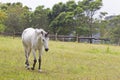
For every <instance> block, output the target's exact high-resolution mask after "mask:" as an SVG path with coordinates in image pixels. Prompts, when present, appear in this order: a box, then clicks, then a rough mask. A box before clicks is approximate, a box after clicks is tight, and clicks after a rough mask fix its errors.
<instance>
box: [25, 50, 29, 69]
mask: <svg viewBox="0 0 120 80" xmlns="http://www.w3.org/2000/svg"><path fill="white" fill-rule="evenodd" d="M28 54H29V53H28V50H27V49H25V57H26V62H25V65H26V66H25V67H26V68H27V69H29V68H30V67H29V61H28V58H29V55H28Z"/></svg>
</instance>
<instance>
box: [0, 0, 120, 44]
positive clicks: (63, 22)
mask: <svg viewBox="0 0 120 80" xmlns="http://www.w3.org/2000/svg"><path fill="white" fill-rule="evenodd" d="M101 7H102V0H82V1H78V2H75V1H73V0H69V1H67V2H66V3H62V2H59V3H57V4H55V5H54V6H53V7H52V8H51V9H50V8H45V7H44V6H43V5H39V6H37V7H36V9H35V10H34V11H32V10H31V8H29V7H27V6H23V4H22V3H20V2H17V3H0V32H10V33H16V32H22V31H23V30H24V29H25V28H27V27H33V28H43V29H45V30H47V31H49V32H50V33H51V34H56V33H57V34H60V35H70V34H72V35H76V34H77V35H79V36H85V37H92V36H93V35H94V34H98V33H99V34H100V37H101V38H110V39H111V42H112V43H118V42H120V39H119V38H120V35H118V34H119V33H120V27H119V25H120V24H119V22H120V16H119V15H118V16H115V17H114V18H112V19H110V20H105V19H104V20H103V17H105V16H106V14H107V12H101V14H100V15H99V19H97V18H95V17H94V16H95V14H96V12H97V11H98V10H100V8H101Z"/></svg>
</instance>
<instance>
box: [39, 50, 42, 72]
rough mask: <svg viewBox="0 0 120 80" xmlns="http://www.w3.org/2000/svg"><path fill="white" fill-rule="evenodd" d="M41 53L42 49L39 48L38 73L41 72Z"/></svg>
mask: <svg viewBox="0 0 120 80" xmlns="http://www.w3.org/2000/svg"><path fill="white" fill-rule="evenodd" d="M42 52H43V48H41V49H40V50H39V59H38V62H39V67H38V70H39V72H41V62H42V59H41V58H42V57H41V55H42Z"/></svg>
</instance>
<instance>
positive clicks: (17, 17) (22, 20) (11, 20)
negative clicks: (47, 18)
mask: <svg viewBox="0 0 120 80" xmlns="http://www.w3.org/2000/svg"><path fill="white" fill-rule="evenodd" d="M5 9H6V10H5ZM5 9H4V10H5V11H6V13H7V16H8V17H7V20H6V21H5V25H6V27H7V28H6V30H5V31H6V32H12V33H16V32H21V31H23V29H24V28H26V26H27V25H28V24H29V23H28V22H27V18H28V19H29V17H26V16H27V15H28V14H29V8H28V7H27V6H25V7H23V5H22V3H20V2H17V3H12V4H8V3H7V4H6V8H5Z"/></svg>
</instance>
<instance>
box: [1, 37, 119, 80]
mask: <svg viewBox="0 0 120 80" xmlns="http://www.w3.org/2000/svg"><path fill="white" fill-rule="evenodd" d="M49 47H50V50H49V51H48V52H44V54H43V56H42V70H43V72H41V73H39V72H38V64H36V69H35V70H34V71H32V70H26V69H25V65H24V63H25V57H24V51H23V46H22V43H21V39H20V38H15V39H13V38H11V37H2V36H0V80H119V79H120V47H118V46H110V45H95V44H86V43H76V42H59V41H57V42H55V41H50V43H49ZM32 63H33V55H32V54H31V55H30V65H31V66H32Z"/></svg>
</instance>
